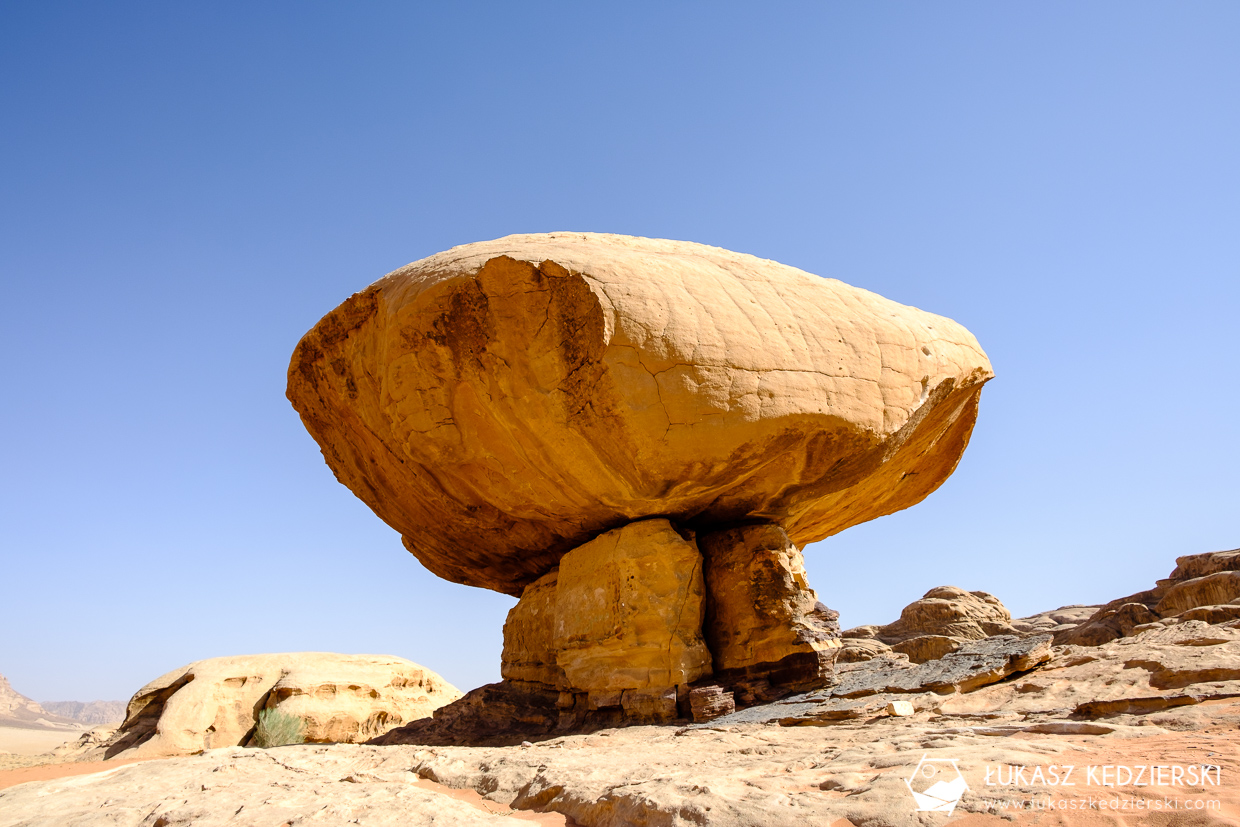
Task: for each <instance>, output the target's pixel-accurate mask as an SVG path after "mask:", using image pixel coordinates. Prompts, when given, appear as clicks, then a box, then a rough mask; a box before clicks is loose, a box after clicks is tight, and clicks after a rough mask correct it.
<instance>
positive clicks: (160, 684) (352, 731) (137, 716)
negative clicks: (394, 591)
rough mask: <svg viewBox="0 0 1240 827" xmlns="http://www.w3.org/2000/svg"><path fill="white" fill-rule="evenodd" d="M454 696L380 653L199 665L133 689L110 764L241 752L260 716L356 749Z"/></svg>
mask: <svg viewBox="0 0 1240 827" xmlns="http://www.w3.org/2000/svg"><path fill="white" fill-rule="evenodd" d="M459 697H461V693H460V692H459V691H457V689H456V688H455V687H453V686H452V685H451V684H449V683H448V682H447V681H445V680H444V679H443V678H441V677H439V675H436V674H435V673H434V672H431V671H430V670H429V669H425V668H423V667H421V666H418V665H417V664H416V663H412V662H410V661H407V660H404V659H403V658H395V657H391V656H387V655H338V654H332V653H328V652H297V653H291V654H279V655H243V656H238V657H224V658H211V659H210V660H201V661H197V662H195V663H191V664H189V665H188V666H183V667H181V668H180V669H176V670H173V671H172V672H169V673H168V674H166V675H162V676H161V677H159V678H156V679H155V680H153V681H151V682H150V683H148V684H147V685H146V686H144V687H142V688H141V689H139V690H138V692H137V693H136V694H135V695H134V696H133V698H132V699H130V701H129V706H128V709H127V711H126V716H125V721H124V723H122V724H121V726H120V729H118V730H117V732H116V734H115V735H114V736H113V738H112V740H111V741H110V742H109V744H108V745H107V747H106V750H105V755H106V757H108V758H112V757H116V756H118V755H121V756H123V757H126V758H142V757H154V756H162V755H187V754H191V753H194V752H198V751H200V750H203V749H214V748H217V747H224V746H238V745H241V746H245V745H247V744H248V743H249V741H250V739H251V738H252V736H253V734H254V729H255V726H256V725H257V717H258V713H259V712H260V711H261V710H263V709H273V708H274V709H279V710H280V711H281V712H285V713H287V714H290V715H295V716H297V717H298V718H301V719H302V721H303V722H304V724H305V736H306V740H307V741H309V742H358V741H364V740H367V739H369V738H373V737H375V736H377V735H380V734H382V733H384V732H386V731H387V730H389V729H391V728H393V727H395V726H399V725H401V724H403V723H405V722H407V721H411V720H416V719H418V718H424V717H428V716H429V715H430V714H431V713H432V712H433V711H434V710H435V709H437V708H438V707H440V706H442V705H444V704H446V703H449V702H450V701H453V700H456V699H457V698H459Z"/></svg>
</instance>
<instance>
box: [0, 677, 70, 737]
mask: <svg viewBox="0 0 1240 827" xmlns="http://www.w3.org/2000/svg"><path fill="white" fill-rule="evenodd" d="M80 725H81V722H79V721H76V720H74V719H73V718H69V717H65V716H62V715H57V714H55V713H53V712H49V711H48V710H46V709H44V708H43V707H42V706H41V705H40V704H39V703H38V702H37V701H32V700H31V699H30V698H27V697H26V696H25V695H23V694H21V693H20V692H17V691H16V690H15V689H13V687H12V685H11V684H10V683H9V679H8V678H6V677H4V675H0V726H11V727H21V728H23V729H66V728H70V727H80Z"/></svg>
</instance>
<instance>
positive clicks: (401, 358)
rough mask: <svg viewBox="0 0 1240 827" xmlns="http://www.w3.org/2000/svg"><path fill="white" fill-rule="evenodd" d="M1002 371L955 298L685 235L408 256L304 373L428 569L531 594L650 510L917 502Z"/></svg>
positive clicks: (802, 537)
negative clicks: (564, 559) (942, 309)
mask: <svg viewBox="0 0 1240 827" xmlns="http://www.w3.org/2000/svg"><path fill="white" fill-rule="evenodd" d="M991 376H992V373H991V369H990V364H989V362H988V361H987V358H986V355H985V354H984V353H983V352H982V350H981V348H980V347H979V346H978V344H977V341H976V340H975V339H974V337H973V336H972V335H971V334H970V333H969V332H968V331H967V330H965V329H964V328H963V327H961V326H960V325H958V324H956V323H955V322H953V321H951V320H949V319H945V318H943V317H940V316H935V315H932V314H929V313H925V312H923V311H920V310H917V309H915V308H911V307H906V306H904V305H900V304H897V303H895V302H892V301H889V300H887V299H884V298H882V297H880V296H877V295H875V294H873V293H870V292H868V291H865V290H861V289H858V288H854V287H850V286H848V285H846V284H843V283H841V282H839V281H835V280H833V279H824V278H819V277H817V276H813V275H811V274H809V273H806V272H803V271H801V270H797V269H795V268H792V267H787V266H785V265H781V264H777V263H775V262H773V261H768V260H764V259H759V258H755V257H753V256H748V255H742V254H738V253H732V252H728V251H726V250H721V249H719V248H714V247H707V246H704V245H700V244H692V243H688V242H678V241H662V240H653V239H643V238H631V237H626V236H617V235H601V234H591V233H550V234H537V235H518V236H508V237H506V238H501V239H498V240H495V241H489V242H481V243H477V244H469V245H465V246H463V247H457V248H454V249H452V250H449V251H447V252H444V253H440V254H438V255H435V256H431V257H430V258H427V259H423V260H421V261H419V262H415V263H414V264H411V265H409V266H407V267H404V268H401V269H400V270H397V271H395V272H393V273H391V274H389V275H388V276H386V277H384V278H383V279H381V280H379V281H378V282H376V283H375V284H373V285H371V286H370V287H369V288H367V289H366V290H364V291H362V292H360V293H357V294H355V295H354V296H353V297H351V298H350V299H348V300H347V301H346V302H344V303H343V304H342V305H341V306H340V307H338V308H337V309H336V310H334V311H332V312H331V313H329V314H328V315H327V316H325V317H324V318H323V319H322V320H321V321H320V322H319V323H318V324H317V325H315V327H314V328H313V329H312V330H311V331H310V332H309V333H307V334H306V336H305V337H304V338H303V339H302V341H301V342H300V344H299V345H298V346H297V349H296V351H295V353H294V354H293V358H292V362H291V364H290V367H289V373H288V397H289V399H290V401H291V402H292V404H293V406H294V407H295V408H296V409H297V411H298V413H299V414H300V415H301V418H302V422H303V423H304V424H305V426H306V428H307V429H308V430H309V432H310V434H311V435H312V436H313V437H314V439H315V440H316V441H317V442H318V444H319V445H320V447H321V448H322V451H323V456H324V458H325V459H326V460H327V463H328V465H329V466H330V467H331V469H332V470H333V472H334V473H335V474H336V476H337V478H338V479H339V480H340V481H341V482H342V483H343V484H345V485H346V486H348V487H349V488H350V489H351V490H352V491H353V492H354V493H355V494H356V495H357V496H358V497H360V498H361V499H362V500H363V501H364V502H365V503H366V504H367V505H368V506H369V507H370V508H371V509H372V510H373V511H374V512H375V513H376V514H377V515H379V516H380V517H381V518H382V519H383V520H384V521H385V522H387V523H388V524H389V525H391V526H392V527H393V528H395V529H396V530H397V531H399V532H400V533H401V535H402V536H403V538H404V542H405V545H406V547H407V548H408V549H409V550H410V551H411V552H412V553H413V554H414V555H415V556H416V557H417V558H418V559H419V560H420V561H421V562H422V563H423V564H424V565H426V567H427V568H429V569H430V570H431V571H433V572H435V573H436V574H438V575H440V576H441V577H444V578H446V579H448V580H452V581H455V582H459V583H466V584H469V585H474V586H481V587H485V588H489V589H495V590H498V591H502V592H506V593H509V594H514V595H519V594H521V593H522V590H523V589H524V588H525V587H526V586H528V585H529V584H530V583H532V582H534V581H535V580H537V579H538V578H540V577H542V576H544V575H546V574H547V573H548V572H549V571H550V570H551V569H552V568H554V567H555V566H556V565H557V564H558V563H559V561H560V557H561V556H563V555H564V554H565V553H566V552H568V551H569V550H570V549H573V548H576V547H578V546H581V545H582V544H584V543H587V542H589V541H590V540H592V539H594V538H595V537H596V536H598V535H599V534H602V533H604V532H606V531H608V530H610V529H613V528H616V527H618V526H621V525H624V524H626V523H629V522H633V521H638V520H642V519H645V518H650V517H664V518H668V519H671V520H672V521H673V522H675V523H677V524H678V525H681V526H684V527H686V528H689V529H709V528H714V527H718V526H722V525H727V524H731V523H735V522H737V521H746V520H753V519H759V520H765V521H768V522H773V523H778V524H780V525H782V526H783V527H784V529H785V530H786V532H787V534H788V536H789V537H790V538H791V540H792V542H794V543H796V544H798V545H804V544H805V543H807V542H812V541H816V540H820V539H822V538H824V537H827V536H829V535H831V534H834V533H836V532H839V531H842V530H844V529H845V528H848V527H849V526H852V525H856V524H858V523H862V522H865V521H867V520H872V519H874V518H876V517H880V516H882V515H884V514H890V513H892V512H894V511H898V510H900V509H903V508H907V507H909V506H911V505H913V504H915V503H917V502H919V501H920V500H922V499H923V498H924V497H926V496H927V495H928V494H929V493H930V492H932V491H933V490H935V489H936V488H937V487H938V486H939V485H940V484H941V483H942V482H943V480H944V479H946V477H947V476H948V475H949V474H950V473H951V472H952V470H953V469H954V468H955V466H956V463H957V461H958V460H959V458H960V455H961V452H962V451H963V450H964V448H965V445H966V444H967V442H968V439H969V435H970V432H971V430H972V427H973V423H974V421H975V418H976V414H977V403H978V396H979V394H980V392H981V388H982V385H983V384H984V383H985V382H986V381H987V380H988V379H989V378H990V377H991Z"/></svg>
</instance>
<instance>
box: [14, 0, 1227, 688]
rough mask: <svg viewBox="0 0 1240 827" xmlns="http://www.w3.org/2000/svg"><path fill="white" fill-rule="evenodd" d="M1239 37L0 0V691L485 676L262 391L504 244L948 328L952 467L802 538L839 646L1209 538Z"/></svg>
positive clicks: (1028, 609) (799, 14)
mask: <svg viewBox="0 0 1240 827" xmlns="http://www.w3.org/2000/svg"><path fill="white" fill-rule="evenodd" d="M1238 32H1240V6H1237V5H1236V4H1234V3H1211V2H1198V3H1193V4H1173V3H1159V4H1154V3H1141V2H1123V3H1120V2H1095V3H1036V4H1035V3H966V2H950V3H949V2H944V3H935V4H928V3H911V2H910V3H899V2H890V3H866V4H861V3H842V2H841V3H778V4H761V5H759V4H752V5H742V4H726V3H717V4H705V3H650V4H638V3H625V4H614V5H612V6H611V7H604V6H602V5H601V4H570V3H562V4H536V3H530V4H501V3H455V4H429V3H428V4H415V3H391V4H384V3H352V4H340V3H310V2H298V3H276V2H273V3H265V4H248V3H212V4H189V3H146V4H130V3H109V4H99V3H79V4H74V3H56V2H48V3H21V2H4V3H0V105H2V109H0V111H3V112H4V127H3V129H0V165H2V167H0V169H2V173H3V174H2V179H0V180H2V181H3V188H2V189H0V193H2V196H0V278H2V279H3V292H2V293H0V296H3V310H4V323H3V325H0V345H2V351H0V352H3V354H4V355H5V356H6V357H7V358H6V359H5V364H4V369H3V371H4V373H3V375H4V379H5V381H4V395H3V405H0V432H2V433H3V434H4V446H5V451H4V454H5V463H4V466H5V471H6V473H4V474H3V475H2V476H0V549H2V552H0V553H2V554H3V562H2V564H0V571H3V572H4V577H3V579H2V580H0V673H3V674H4V675H6V676H8V677H9V678H10V679H11V680H12V682H13V684H14V686H15V687H16V688H17V689H18V690H19V691H21V692H24V693H25V694H27V695H30V696H32V697H35V698H36V699H40V700H60V699H77V700H88V699H91V698H122V699H123V698H127V697H128V696H129V695H130V694H131V693H132V692H133V691H134V690H136V689H137V688H138V687H139V686H141V685H142V684H143V683H145V682H146V681H148V680H150V679H152V678H154V677H156V676H158V675H159V674H162V673H163V672H165V671H168V670H170V669H173V668H175V667H177V666H180V665H182V664H184V663H187V662H189V661H192V660H196V659H199V658H205V657H213V656H217V655H226V654H239V653H246V652H273V651H297V650H326V651H340V652H381V653H390V654H396V655H401V656H403V657H407V658H410V659H412V660H415V661H417V662H419V663H422V664H424V665H426V666H429V667H430V668H432V669H435V670H437V671H439V672H440V673H442V674H443V675H444V676H445V677H446V678H448V680H450V681H452V682H453V683H455V684H456V685H457V686H459V687H461V688H462V689H469V688H472V687H474V686H477V685H480V684H482V683H484V682H488V681H491V680H495V679H498V672H499V667H498V664H499V650H500V641H501V631H500V630H501V626H502V622H503V617H504V614H505V613H506V611H507V610H508V608H509V607H510V606H511V605H512V602H513V601H512V598H509V597H505V596H503V595H498V594H493V593H490V592H485V591H481V590H476V589H469V588H466V587H463V586H458V585H454V584H450V583H446V582H444V581H440V580H438V579H436V578H435V577H433V576H432V575H430V574H429V573H427V572H426V571H425V570H423V569H422V568H421V567H420V566H419V565H418V564H417V563H416V561H414V560H413V558H412V557H411V556H409V555H408V554H407V553H406V552H405V551H404V550H403V548H402V547H401V545H400V541H399V538H398V537H397V536H396V534H395V533H394V532H393V531H391V530H390V529H388V528H387V527H386V526H384V525H383V524H382V523H381V522H380V521H379V520H378V519H377V518H376V517H374V516H373V515H372V514H371V513H370V512H369V511H368V510H367V509H366V508H365V506H363V505H362V503H361V502H360V501H358V500H357V499H356V498H354V497H353V496H352V495H351V494H350V493H349V492H348V491H347V490H346V489H344V488H343V487H341V486H340V485H338V484H337V483H336V482H335V480H334V479H333V477H332V475H331V473H330V471H329V470H328V469H327V467H326V466H325V465H324V463H323V461H322V458H321V457H320V456H319V453H318V450H317V448H316V446H315V445H314V443H313V441H312V440H311V439H310V437H309V436H308V435H307V434H306V433H305V431H304V429H303V428H302V427H301V424H300V422H299V421H298V418H297V416H296V414H295V413H294V412H293V410H292V409H291V407H290V406H289V405H288V403H287V402H286V401H285V399H284V373H285V369H286V367H287V364H288V358H289V356H290V354H291V353H292V350H293V347H294V345H295V344H296V343H297V340H298V339H299V338H300V336H301V335H302V334H303V333H304V332H305V331H306V330H308V329H309V328H310V327H311V326H312V325H313V324H314V322H315V321H317V320H318V319H319V317H320V316H322V315H323V314H324V313H326V312H327V311H328V310H330V309H331V308H333V307H334V306H335V305H336V304H338V303H339V302H340V301H342V300H343V299H344V298H345V297H347V296H348V295H349V294H350V293H352V292H354V291H356V290H359V289H361V288H363V287H365V286H366V285H367V284H368V283H370V282H371V281H373V280H375V279H376V278H378V277H380V276H381V275H383V274H384V273H386V272H388V271H390V270H392V269H395V268H396V267H399V266H401V265H403V264H405V263H407V262H409V261H413V260H415V259H418V258H422V257H424V256H426V255H429V254H431V253H434V252H437V251H439V250H442V249H446V248H447V247H450V246H452V245H455V244H462V243H466V242H470V241H477V240H482V239H488V238H495V237H498V236H502V235H507V234H509V233H514V232H539V231H549V230H590V231H600V232H618V233H628V234H633V235H644V236H654V237H663V238H675V239H687V240H692V241H698V242H703V243H707V244H714V245H718V246H722V247H726V248H729V249H733V250H738V251H741V252H747V253H753V254H756V255H759V256H762V257H766V258H773V259H775V260H777V261H781V262H784V263H786V264H791V265H794V266H797V267H801V268H803V269H806V270H809V271H810V272H814V273H818V274H821V275H824V276H832V277H836V278H839V279H842V280H844V281H846V282H849V283H851V284H855V285H858V286H860V287H865V288H867V289H870V290H874V291H876V292H878V293H881V294H883V295H885V296H888V297H889V298H892V299H895V300H897V301H900V302H903V303H905V304H910V305H914V306H917V307H921V308H923V309H925V310H929V311H932V312H935V313H940V314H943V315H946V316H950V317H951V318H954V319H956V320H958V321H960V322H961V323H963V324H964V325H966V326H967V327H968V328H969V329H970V330H972V331H973V332H974V333H975V334H976V335H977V337H978V339H979V340H980V341H981V343H982V345H983V347H985V348H986V350H987V352H988V353H989V355H990V357H991V360H992V362H993V363H994V367H995V371H996V373H997V378H996V379H995V380H994V381H993V382H992V383H991V384H990V385H988V386H987V389H986V390H985V392H984V393H983V396H982V407H981V417H980V420H979V423H978V426H977V429H976V431H975V435H974V439H973V444H972V445H971V447H970V448H969V450H968V452H967V453H966V455H965V457H964V460H963V462H962V463H961V465H960V467H959V469H958V470H957V472H956V474H955V476H953V477H952V478H951V479H950V480H949V481H948V482H947V483H946V484H945V485H944V486H943V487H942V488H941V489H940V490H939V491H938V492H937V493H935V494H934V495H932V496H931V497H930V498H929V499H927V500H926V501H925V502H923V503H922V504H920V505H918V506H917V507H915V508H913V509H910V510H908V511H905V512H902V513H900V514H897V515H893V516H890V517H886V518H883V519H881V520H878V521H876V522H873V523H870V524H867V525H864V526H860V527H857V528H854V529H851V530H849V531H847V532H845V533H843V534H841V535H839V536H837V537H834V538H830V539H828V540H826V541H824V542H822V543H818V544H815V545H812V546H810V547H809V548H808V549H807V550H806V558H807V566H808V568H809V572H810V577H811V581H812V583H813V584H814V585H815V586H816V587H817V589H818V591H819V594H820V596H821V598H822V599H823V600H824V602H826V603H827V604H828V605H830V606H832V607H834V608H836V609H839V610H840V611H841V612H842V614H843V618H842V621H843V623H844V624H845V625H847V626H853V625H858V624H861V623H874V622H887V621H890V620H892V619H894V618H895V617H896V616H897V615H898V613H899V610H900V608H901V607H903V606H904V605H906V604H907V603H909V602H910V601H912V600H914V599H916V598H917V597H919V596H920V595H921V594H922V593H924V592H925V591H926V590H928V589H929V588H931V587H933V586H937V585H941V584H953V585H958V586H962V587H964V588H968V589H985V590H988V591H991V592H993V593H995V594H997V595H998V596H999V597H1000V598H1001V599H1002V600H1003V601H1004V602H1005V603H1006V604H1007V605H1008V607H1009V608H1011V609H1012V611H1013V612H1014V613H1016V614H1018V615H1019V614H1029V613H1032V612H1035V611H1040V610H1043V609H1049V608H1053V607H1055V606H1059V605H1063V604H1067V603H1077V602H1099V601H1104V600H1108V599H1111V598H1114V597H1118V596H1120V595H1123V594H1128V593H1131V592H1134V591H1137V590H1140V589H1143V588H1147V587H1148V586H1150V585H1151V584H1152V583H1153V581H1154V580H1155V579H1156V578H1159V577H1165V576H1166V575H1167V573H1168V572H1169V571H1170V570H1171V568H1172V567H1173V565H1174V558H1175V557H1176V556H1178V555H1183V554H1191V553H1198V552H1205V551H1212V550H1218V549H1222V548H1233V547H1235V546H1237V545H1240V529H1238V527H1237V522H1236V513H1237V508H1236V503H1237V501H1238V499H1240V497H1238V494H1240V482H1238V476H1237V459H1238V458H1240V450H1238V449H1240V438H1238V437H1237V433H1238V431H1240V429H1238V428H1237V426H1236V423H1235V420H1236V412H1237V410H1238V409H1240V370H1238V369H1237V357H1236V344H1235V340H1236V335H1235V330H1236V329H1237V324H1236V317H1237V314H1238V312H1240V286H1238V285H1240V152H1237V149H1236V138H1237V135H1238V134H1240V50H1237V49H1236V48H1235V44H1236V37H1237V33H1238Z"/></svg>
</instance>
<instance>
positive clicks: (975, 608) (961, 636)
mask: <svg viewBox="0 0 1240 827" xmlns="http://www.w3.org/2000/svg"><path fill="white" fill-rule="evenodd" d="M1019 634H1020V630H1018V629H1017V628H1015V627H1014V626H1013V625H1012V615H1011V614H1010V613H1009V612H1008V610H1007V608H1006V607H1005V606H1004V605H1003V603H1001V602H1000V601H999V598H997V597H995V596H994V595H993V594H989V593H987V592H980V591H978V592H967V591H965V590H964V589H958V588H956V587H955V586H939V587H937V588H934V589H931V590H930V591H928V592H926V594H925V595H924V596H923V597H922V598H921V599H920V600H916V601H914V602H912V603H910V604H909V605H908V606H906V607H904V610H903V611H902V612H900V619H899V620H897V621H895V622H894V623H889V624H888V625H886V626H858V627H857V628H855V629H849V630H848V631H846V632H844V633H843V638H844V640H843V645H844V646H845V647H846V649H847V654H846V655H845V656H844V660H846V661H849V660H866V659H868V658H870V657H873V656H875V655H881V654H886V653H887V652H889V651H890V652H895V653H897V654H903V655H906V656H907V657H908V659H909V660H911V661H912V662H913V663H925V662H926V661H931V660H936V659H938V658H941V657H943V656H944V655H947V654H950V653H951V652H954V651H956V650H957V649H959V648H960V647H961V646H964V645H965V644H967V643H970V642H972V641H976V640H982V639H984V638H988V637H992V636H995V635H1019Z"/></svg>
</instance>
